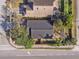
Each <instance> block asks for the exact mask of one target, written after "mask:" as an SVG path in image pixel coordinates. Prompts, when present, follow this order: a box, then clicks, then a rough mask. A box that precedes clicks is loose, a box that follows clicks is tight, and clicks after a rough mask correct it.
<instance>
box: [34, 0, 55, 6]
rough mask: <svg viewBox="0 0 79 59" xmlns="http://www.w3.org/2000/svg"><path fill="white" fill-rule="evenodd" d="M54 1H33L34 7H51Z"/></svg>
mask: <svg viewBox="0 0 79 59" xmlns="http://www.w3.org/2000/svg"><path fill="white" fill-rule="evenodd" d="M54 1H55V0H33V3H34V5H40V6H52V5H53V2H54Z"/></svg>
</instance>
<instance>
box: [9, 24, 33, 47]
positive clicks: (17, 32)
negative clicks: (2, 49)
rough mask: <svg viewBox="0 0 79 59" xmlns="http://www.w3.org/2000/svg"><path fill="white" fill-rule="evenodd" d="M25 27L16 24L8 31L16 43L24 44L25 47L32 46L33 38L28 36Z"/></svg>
mask: <svg viewBox="0 0 79 59" xmlns="http://www.w3.org/2000/svg"><path fill="white" fill-rule="evenodd" d="M26 30H27V28H26V27H25V26H22V25H21V26H18V25H17V24H16V26H15V27H14V28H13V29H12V30H11V31H10V33H11V38H12V40H13V41H14V42H15V44H16V45H21V46H25V48H32V46H33V44H34V40H33V39H32V38H30V37H29V36H28V33H27V31H26Z"/></svg>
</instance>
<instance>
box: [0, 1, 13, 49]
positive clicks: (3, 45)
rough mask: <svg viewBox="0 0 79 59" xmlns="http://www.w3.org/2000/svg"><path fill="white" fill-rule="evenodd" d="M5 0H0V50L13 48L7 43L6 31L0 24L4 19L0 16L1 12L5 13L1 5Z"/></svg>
mask: <svg viewBox="0 0 79 59" xmlns="http://www.w3.org/2000/svg"><path fill="white" fill-rule="evenodd" d="M5 1H6V0H0V50H13V49H14V48H13V47H12V46H11V45H10V44H9V42H8V40H7V37H6V33H5V31H4V29H3V27H2V26H1V23H2V21H4V20H5V19H4V18H2V17H1V14H2V15H3V16H4V15H5V10H4V8H3V5H5Z"/></svg>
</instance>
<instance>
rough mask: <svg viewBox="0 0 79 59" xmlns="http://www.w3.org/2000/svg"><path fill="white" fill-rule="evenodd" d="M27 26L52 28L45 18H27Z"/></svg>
mask: <svg viewBox="0 0 79 59" xmlns="http://www.w3.org/2000/svg"><path fill="white" fill-rule="evenodd" d="M27 26H28V27H30V28H31V29H38V30H41V29H45V30H46V29H52V25H51V24H50V23H49V22H48V21H47V20H27Z"/></svg>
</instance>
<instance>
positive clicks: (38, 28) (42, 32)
mask: <svg viewBox="0 0 79 59" xmlns="http://www.w3.org/2000/svg"><path fill="white" fill-rule="evenodd" d="M52 29H53V26H52V25H51V24H50V23H49V22H48V21H47V20H27V31H28V33H29V35H30V36H31V38H34V39H41V38H43V39H44V38H45V39H48V38H50V39H51V38H52V35H53V30H52Z"/></svg>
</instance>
